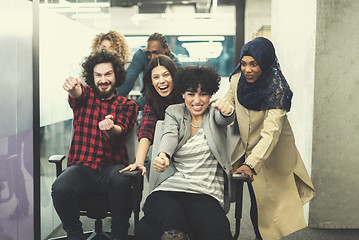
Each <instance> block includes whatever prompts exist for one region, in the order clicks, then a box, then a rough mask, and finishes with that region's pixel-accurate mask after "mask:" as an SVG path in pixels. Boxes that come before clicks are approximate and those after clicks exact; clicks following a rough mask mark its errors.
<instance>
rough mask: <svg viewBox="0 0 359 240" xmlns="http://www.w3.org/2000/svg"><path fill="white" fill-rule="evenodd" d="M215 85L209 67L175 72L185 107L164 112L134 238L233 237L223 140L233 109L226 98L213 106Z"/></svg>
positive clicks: (222, 239)
mask: <svg viewBox="0 0 359 240" xmlns="http://www.w3.org/2000/svg"><path fill="white" fill-rule="evenodd" d="M219 83H220V77H219V75H218V74H217V72H216V71H215V70H214V69H213V68H208V67H192V66H190V67H186V68H185V69H181V70H179V72H178V73H177V75H176V77H175V91H178V92H179V93H181V94H182V97H183V98H184V102H185V103H180V104H174V105H170V106H169V107H168V108H167V109H166V112H165V119H164V122H163V128H162V135H161V136H160V138H159V139H160V144H159V149H156V150H154V151H156V153H155V155H156V156H157V157H156V158H155V159H154V160H153V165H152V166H153V168H154V169H153V170H151V173H150V182H149V189H150V195H149V196H148V197H147V199H146V202H145V204H144V207H143V212H144V217H143V218H142V219H141V221H140V222H139V223H138V224H137V227H136V230H135V237H136V239H139V240H160V239H161V240H170V239H173V240H188V239H197V240H230V239H232V236H231V230H230V225H229V221H228V219H227V217H226V212H227V211H228V210H229V199H230V196H229V191H228V189H231V187H230V176H231V165H230V160H229V156H228V155H227V151H226V149H227V148H226V137H227V126H228V125H229V124H230V123H231V122H232V121H233V119H234V114H233V112H234V107H232V106H231V105H230V104H229V102H228V101H227V100H226V99H221V100H219V101H217V102H215V103H213V104H212V105H211V102H210V99H211V97H212V95H213V94H214V93H216V92H217V90H218V89H219ZM151 168H152V167H151Z"/></svg>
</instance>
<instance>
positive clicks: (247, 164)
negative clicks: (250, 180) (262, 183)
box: [243, 162, 256, 174]
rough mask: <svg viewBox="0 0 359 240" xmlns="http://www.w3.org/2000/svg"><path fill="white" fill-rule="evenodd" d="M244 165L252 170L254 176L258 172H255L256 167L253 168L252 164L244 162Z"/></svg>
mask: <svg viewBox="0 0 359 240" xmlns="http://www.w3.org/2000/svg"><path fill="white" fill-rule="evenodd" d="M243 165H246V166H248V167H249V168H250V169H251V171H252V173H253V174H256V171H255V170H254V167H253V166H252V164H250V163H247V162H244V163H243Z"/></svg>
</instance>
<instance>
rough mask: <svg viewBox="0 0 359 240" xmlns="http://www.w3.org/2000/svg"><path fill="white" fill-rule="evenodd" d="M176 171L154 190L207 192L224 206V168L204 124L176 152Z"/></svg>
mask: <svg viewBox="0 0 359 240" xmlns="http://www.w3.org/2000/svg"><path fill="white" fill-rule="evenodd" d="M173 166H174V168H175V170H176V171H175V173H174V174H173V175H172V176H170V177H169V178H167V179H166V180H165V181H163V182H162V183H161V184H160V185H159V186H157V187H156V188H155V189H154V190H153V191H174V192H187V193H195V194H207V195H209V196H212V197H214V198H215V199H217V200H218V202H219V203H220V205H221V206H222V207H223V206H224V171H223V169H222V167H221V166H220V165H219V163H218V161H217V160H216V158H215V157H214V156H213V154H212V152H211V149H210V147H209V145H208V142H207V139H206V137H205V135H204V131H203V128H202V125H201V127H200V128H199V129H198V130H197V132H196V134H195V135H194V136H192V137H191V138H189V139H188V141H187V142H186V143H185V144H183V146H182V147H181V148H180V149H178V150H177V152H175V153H174V155H173Z"/></svg>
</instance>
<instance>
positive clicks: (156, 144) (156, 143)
mask: <svg viewBox="0 0 359 240" xmlns="http://www.w3.org/2000/svg"><path fill="white" fill-rule="evenodd" d="M162 124H163V120H158V121H157V123H156V128H155V135H154V137H153V143H152V155H151V159H150V161H152V160H153V159H154V158H155V157H156V155H157V151H158V147H159V145H160V140H161V139H160V137H161V135H162Z"/></svg>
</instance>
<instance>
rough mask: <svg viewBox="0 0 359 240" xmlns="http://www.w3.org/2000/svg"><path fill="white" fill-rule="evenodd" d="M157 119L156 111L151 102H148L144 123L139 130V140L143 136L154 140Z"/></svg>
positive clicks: (144, 112)
mask: <svg viewBox="0 0 359 240" xmlns="http://www.w3.org/2000/svg"><path fill="white" fill-rule="evenodd" d="M157 120H158V119H157V116H156V113H155V111H153V109H152V107H151V106H150V105H149V104H146V105H145V108H144V109H143V117H142V123H141V126H140V129H139V131H138V141H140V140H141V138H147V139H148V140H150V142H152V141H153V136H154V134H155V128H156V123H157Z"/></svg>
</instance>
